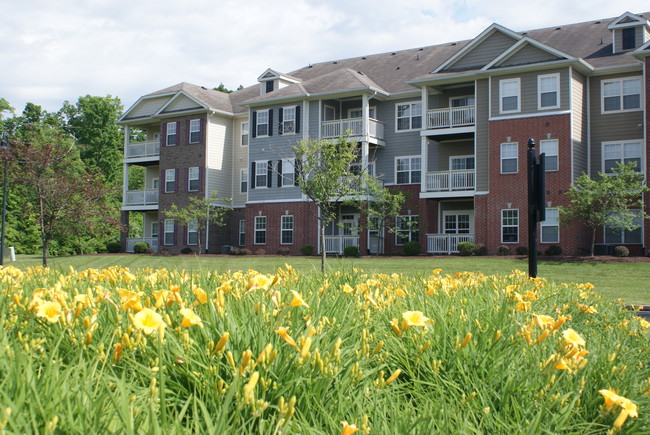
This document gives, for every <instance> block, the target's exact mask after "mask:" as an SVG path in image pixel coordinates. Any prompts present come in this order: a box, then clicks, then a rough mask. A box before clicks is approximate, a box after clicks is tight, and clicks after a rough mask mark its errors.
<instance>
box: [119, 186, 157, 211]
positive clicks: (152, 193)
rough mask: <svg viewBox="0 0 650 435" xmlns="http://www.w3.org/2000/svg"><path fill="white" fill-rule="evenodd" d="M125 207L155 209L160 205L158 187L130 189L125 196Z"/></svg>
mask: <svg viewBox="0 0 650 435" xmlns="http://www.w3.org/2000/svg"><path fill="white" fill-rule="evenodd" d="M123 205H124V207H144V206H147V208H148V209H154V208H155V207H157V206H158V189H145V190H128V191H127V192H126V195H125V196H124V204H123Z"/></svg>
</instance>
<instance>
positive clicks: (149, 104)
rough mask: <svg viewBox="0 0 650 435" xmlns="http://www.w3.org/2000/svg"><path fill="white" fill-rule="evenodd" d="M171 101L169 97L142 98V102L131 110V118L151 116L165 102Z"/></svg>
mask: <svg viewBox="0 0 650 435" xmlns="http://www.w3.org/2000/svg"><path fill="white" fill-rule="evenodd" d="M167 101H169V97H162V98H151V99H147V100H142V101H140V103H139V104H138V105H137V106H136V107H134V108H133V110H131V112H130V113H129V118H136V117H141V116H151V115H154V114H155V113H156V112H158V111H159V110H160V108H161V107H162V106H164V105H165V103H166V102H167Z"/></svg>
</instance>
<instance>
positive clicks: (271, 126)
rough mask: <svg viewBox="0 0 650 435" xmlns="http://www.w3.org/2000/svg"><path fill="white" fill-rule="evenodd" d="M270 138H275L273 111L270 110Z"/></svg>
mask: <svg viewBox="0 0 650 435" xmlns="http://www.w3.org/2000/svg"><path fill="white" fill-rule="evenodd" d="M269 136H273V109H269Z"/></svg>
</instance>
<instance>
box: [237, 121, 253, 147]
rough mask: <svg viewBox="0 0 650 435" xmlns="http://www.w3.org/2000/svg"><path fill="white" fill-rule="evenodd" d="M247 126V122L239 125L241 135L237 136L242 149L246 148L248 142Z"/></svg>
mask: <svg viewBox="0 0 650 435" xmlns="http://www.w3.org/2000/svg"><path fill="white" fill-rule="evenodd" d="M248 126H249V124H248V121H244V122H242V123H241V125H240V132H241V135H240V136H239V145H240V146H243V147H247V146H248V140H249V138H250V137H249V135H250V133H249V131H248V128H249V127H248Z"/></svg>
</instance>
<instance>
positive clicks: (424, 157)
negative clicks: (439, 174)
mask: <svg viewBox="0 0 650 435" xmlns="http://www.w3.org/2000/svg"><path fill="white" fill-rule="evenodd" d="M420 159H421V162H422V164H421V166H420V192H426V191H427V172H429V139H428V138H427V137H426V136H422V137H421V138H420Z"/></svg>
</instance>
